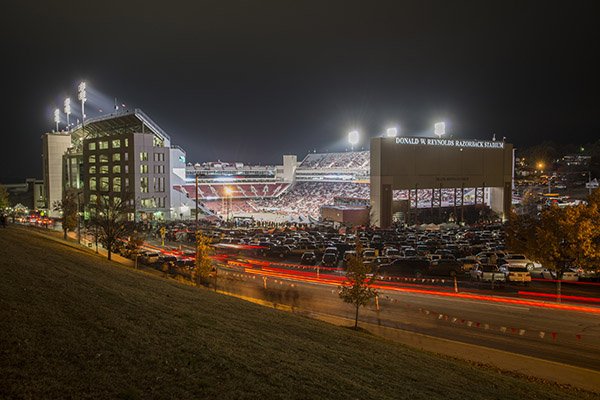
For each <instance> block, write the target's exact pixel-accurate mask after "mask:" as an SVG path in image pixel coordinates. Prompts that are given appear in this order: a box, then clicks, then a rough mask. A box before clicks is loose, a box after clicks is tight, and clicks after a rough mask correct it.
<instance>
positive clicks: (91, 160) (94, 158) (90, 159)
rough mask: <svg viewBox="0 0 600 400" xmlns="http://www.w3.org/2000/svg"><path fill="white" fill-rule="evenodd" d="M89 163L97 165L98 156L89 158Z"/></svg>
mask: <svg viewBox="0 0 600 400" xmlns="http://www.w3.org/2000/svg"><path fill="white" fill-rule="evenodd" d="M88 162H89V163H90V164H93V163H95V162H96V156H95V155H91V156H90V157H89V158H88Z"/></svg>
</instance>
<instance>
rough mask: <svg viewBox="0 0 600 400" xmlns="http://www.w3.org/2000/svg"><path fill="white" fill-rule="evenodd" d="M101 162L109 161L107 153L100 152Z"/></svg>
mask: <svg viewBox="0 0 600 400" xmlns="http://www.w3.org/2000/svg"><path fill="white" fill-rule="evenodd" d="M100 162H101V163H107V162H108V156H107V155H106V154H100Z"/></svg>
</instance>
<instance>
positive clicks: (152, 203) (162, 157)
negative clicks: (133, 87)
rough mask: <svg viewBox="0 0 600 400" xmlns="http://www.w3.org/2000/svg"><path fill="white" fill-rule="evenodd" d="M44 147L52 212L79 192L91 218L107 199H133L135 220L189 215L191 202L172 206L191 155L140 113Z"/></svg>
mask: <svg viewBox="0 0 600 400" xmlns="http://www.w3.org/2000/svg"><path fill="white" fill-rule="evenodd" d="M42 145H43V154H44V166H45V171H46V170H47V171H48V173H47V174H46V172H45V174H44V178H45V181H46V188H47V192H48V193H49V196H48V206H49V209H51V207H50V206H51V204H53V203H52V201H55V200H60V198H62V193H63V192H64V191H65V190H75V191H77V193H78V195H81V196H82V207H83V211H84V212H85V213H89V211H90V205H93V204H96V202H97V201H98V198H99V197H100V196H102V197H103V198H104V199H106V200H108V201H114V200H116V199H123V200H125V199H127V200H133V210H132V211H133V212H132V215H131V216H130V218H131V219H135V220H158V221H163V220H170V219H175V218H183V213H184V211H186V210H187V213H188V214H189V204H188V203H189V202H185V204H179V203H177V202H176V201H172V200H174V199H173V197H174V193H173V185H177V184H181V183H182V182H184V180H185V156H186V154H185V151H183V149H181V148H180V147H178V146H174V145H172V144H171V139H170V137H169V135H167V134H166V132H165V131H164V130H163V129H162V128H160V127H159V126H158V125H157V124H156V123H155V122H154V121H152V119H150V118H149V117H148V116H147V115H146V114H145V113H144V112H143V111H141V110H139V109H135V110H132V111H129V110H125V111H121V112H116V113H113V114H110V115H106V116H101V117H97V118H92V119H89V120H86V121H85V122H84V123H82V124H79V125H77V126H75V127H74V128H73V129H72V130H71V131H69V132H66V133H65V132H61V133H48V134H46V135H44V136H43V142H42ZM58 165H60V166H61V170H62V171H61V173H60V179H59V177H58V176H59V175H58V174H57V173H56V171H57V166H58ZM46 166H47V167H46ZM57 193H60V197H58V194H57ZM86 215H87V214H86Z"/></svg>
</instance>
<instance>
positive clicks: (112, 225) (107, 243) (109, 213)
mask: <svg viewBox="0 0 600 400" xmlns="http://www.w3.org/2000/svg"><path fill="white" fill-rule="evenodd" d="M132 209H133V207H132V203H131V200H130V199H128V198H126V199H121V198H118V197H115V198H113V199H112V200H110V198H109V197H108V196H98V201H97V202H96V204H95V205H92V210H91V212H92V214H93V216H92V218H91V225H92V226H93V227H95V228H97V229H98V238H99V240H100V242H101V243H102V245H103V246H104V247H105V248H106V250H107V251H108V259H109V260H110V259H111V255H112V252H113V250H114V248H115V246H116V245H117V244H118V242H119V240H120V239H121V238H125V237H127V236H128V234H129V233H130V232H132V230H133V223H131V222H130V221H129V220H128V214H129V213H130V212H132Z"/></svg>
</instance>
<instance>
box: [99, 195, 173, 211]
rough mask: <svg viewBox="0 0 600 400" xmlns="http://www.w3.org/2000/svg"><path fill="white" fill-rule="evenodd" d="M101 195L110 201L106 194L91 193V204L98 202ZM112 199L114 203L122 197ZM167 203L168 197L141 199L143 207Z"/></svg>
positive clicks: (154, 206) (159, 206) (163, 205)
mask: <svg viewBox="0 0 600 400" xmlns="http://www.w3.org/2000/svg"><path fill="white" fill-rule="evenodd" d="M99 197H101V198H103V200H104V201H105V202H109V201H110V197H109V196H106V195H101V196H98V195H95V194H90V204H96V203H97V201H98V198H99ZM112 201H113V203H114V204H117V203H118V202H120V201H121V198H120V197H118V196H115V197H113V198H112ZM166 204H167V198H166V197H154V198H150V199H141V200H140V206H141V207H142V208H165V207H166Z"/></svg>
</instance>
